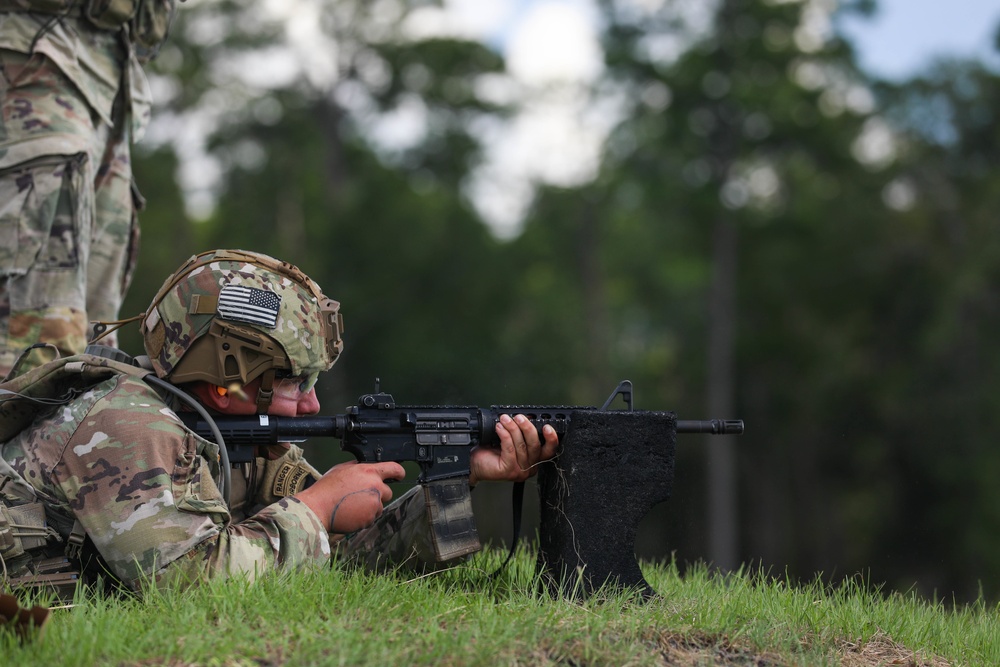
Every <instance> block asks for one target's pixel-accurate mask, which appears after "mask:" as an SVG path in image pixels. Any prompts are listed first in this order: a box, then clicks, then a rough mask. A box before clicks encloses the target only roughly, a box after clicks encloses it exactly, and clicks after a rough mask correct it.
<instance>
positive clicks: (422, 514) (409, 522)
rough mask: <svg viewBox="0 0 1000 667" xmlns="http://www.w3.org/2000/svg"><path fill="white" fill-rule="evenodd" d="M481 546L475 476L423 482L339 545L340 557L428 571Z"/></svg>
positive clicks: (384, 566)
mask: <svg viewBox="0 0 1000 667" xmlns="http://www.w3.org/2000/svg"><path fill="white" fill-rule="evenodd" d="M479 549H480V543H479V533H478V531H477V530H476V522H475V518H474V517H473V515H472V496H471V495H470V493H469V480H468V478H462V479H458V480H441V481H436V482H430V483H428V484H422V485H417V486H415V487H413V488H412V489H410V490H409V491H407V492H406V493H404V494H403V495H402V496H400V497H399V498H398V499H397V500H394V501H393V502H392V503H390V504H389V505H387V506H386V508H385V510H384V511H383V513H382V516H380V517H379V518H378V520H377V521H376V522H375V524H374V525H372V526H370V527H368V528H365V529H364V530H360V531H358V532H357V533H354V534H353V535H350V536H349V537H347V538H345V539H343V540H341V541H340V542H339V543H338V544H336V545H335V549H334V554H335V558H336V559H338V560H340V561H341V562H345V563H352V564H356V565H360V566H362V567H365V568H367V569H369V570H374V571H379V570H386V569H396V568H402V569H406V570H410V571H417V572H427V571H432V570H437V569H440V568H442V567H446V566H448V565H450V564H454V563H455V562H458V561H460V560H462V559H464V558H465V557H466V556H468V555H469V554H473V553H475V552H477V551H479Z"/></svg>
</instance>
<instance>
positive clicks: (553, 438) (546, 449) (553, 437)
mask: <svg viewBox="0 0 1000 667" xmlns="http://www.w3.org/2000/svg"><path fill="white" fill-rule="evenodd" d="M542 438H543V439H544V440H545V442H544V443H542V448H541V453H540V455H539V457H538V459H539V460H540V461H548V460H549V459H551V458H552V457H553V456H555V455H556V452H557V451H558V450H559V435H558V434H557V433H556V430H555V429H554V428H552V427H551V426H549V425H548V424H546V425H545V426H543V427H542Z"/></svg>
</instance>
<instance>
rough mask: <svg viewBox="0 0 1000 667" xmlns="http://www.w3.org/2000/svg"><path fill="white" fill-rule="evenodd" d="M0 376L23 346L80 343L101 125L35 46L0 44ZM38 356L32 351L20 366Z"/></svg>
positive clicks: (66, 350)
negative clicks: (29, 50) (25, 50)
mask: <svg viewBox="0 0 1000 667" xmlns="http://www.w3.org/2000/svg"><path fill="white" fill-rule="evenodd" d="M0 110H2V115H0V122H2V126H0V375H6V374H7V372H8V371H9V370H10V366H11V365H12V364H13V362H14V361H15V359H16V358H17V357H18V355H19V354H20V353H21V351H22V350H24V349H25V348H27V347H28V346H30V345H32V344H34V343H38V342H45V343H50V344H51V345H53V346H55V347H56V348H57V349H58V351H59V353H60V354H62V355H66V354H74V353H77V352H81V351H83V347H84V346H85V344H86V333H87V314H86V299H85V294H86V266H87V262H88V260H89V256H90V235H91V226H92V221H93V211H94V194H93V180H94V174H93V164H94V161H93V158H92V154H93V146H94V144H95V141H96V140H97V139H96V135H95V133H97V132H100V131H101V130H102V128H103V131H104V132H105V133H106V132H107V127H106V125H103V124H102V123H101V121H100V120H99V119H98V118H97V117H96V116H93V115H92V113H91V110H90V107H89V106H88V105H87V103H86V101H85V100H84V99H83V98H82V97H81V96H80V95H79V93H78V91H77V89H76V88H75V87H74V86H73V84H72V83H71V82H70V81H69V80H68V79H66V78H65V77H64V76H63V75H62V73H61V72H60V71H59V70H58V69H57V68H56V67H55V65H53V64H52V62H51V61H50V60H49V59H48V58H47V57H46V56H44V55H42V54H35V55H32V56H30V57H29V56H25V55H22V54H18V53H13V52H10V51H0ZM45 360H46V356H45V353H32V356H31V357H30V358H29V359H28V360H27V362H28V363H27V364H26V367H31V366H36V365H38V364H40V363H42V362H44V361H45Z"/></svg>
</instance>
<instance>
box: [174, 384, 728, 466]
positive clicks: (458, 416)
mask: <svg viewBox="0 0 1000 667" xmlns="http://www.w3.org/2000/svg"><path fill="white" fill-rule="evenodd" d="M618 395H621V396H622V397H623V399H624V401H625V404H626V407H627V409H628V410H629V411H631V410H632V383H631V382H630V381H628V380H623V381H622V382H621V383H619V385H618V387H617V389H615V391H614V392H613V393H612V394H611V396H609V397H608V400H607V401H606V402H605V403H604V406H603V407H601V408H596V407H593V406H567V405H494V406H492V407H489V408H480V407H475V406H447V405H396V402H395V401H394V400H393V398H392V395H391V394H386V393H383V392H382V391H380V389H379V381H378V380H376V381H375V393H372V394H365V395H363V396H361V398H359V399H358V404H357V405H352V406H350V407H349V408H348V409H347V412H346V413H345V414H340V415H332V416H317V417H275V416H271V415H253V416H230V415H220V416H213V418H212V419H213V421H214V422H215V423H216V425H217V427H218V429H219V433H220V434H221V436H222V438H223V440H224V442H225V447H226V449H227V450H228V452H229V461H230V462H231V463H240V462H246V461H250V460H251V459H252V458H253V457H254V447H256V446H262V445H271V444H276V443H279V442H299V441H302V440H305V439H307V438H311V437H324V438H328V437H333V438H337V439H338V440H340V443H341V449H343V450H344V451H346V452H350V453H351V454H353V455H354V456H355V458H356V459H357V460H358V461H360V462H365V463H374V462H379V461H398V462H400V463H402V462H405V461H414V462H416V463H417V465H419V466H420V476H419V477H418V479H417V481H418V482H420V483H424V482H430V481H434V480H439V479H447V478H451V477H460V476H468V475H469V457H470V455H471V451H472V448H473V447H476V446H478V445H484V446H491V445H499V444H500V439H499V437H498V436H497V434H496V431H495V428H496V424H497V422H498V421H499V419H500V415H505V414H506V415H511V416H513V415H517V414H522V415H524V416H525V417H527V418H528V419H529V420H531V423H533V424H534V425H535V427H536V428H538V429H539V432H541V428H542V427H543V426H545V425H546V424H547V425H549V426H551V427H552V428H554V429H555V431H556V433H557V434H558V435H559V437H560V438H562V436H564V435H565V434H566V431H567V429H568V428H569V423H570V420H571V415H572V413H573V412H575V411H579V410H607V409H608V408H609V406H610V405H611V403H612V402H613V401H614V399H615V398H616V397H617V396H618ZM180 417H181V419H182V420H183V422H184V424H185V425H186V426H187V427H188V428H190V429H191V430H193V431H194V432H195V433H197V434H198V435H200V436H202V437H203V438H206V439H208V440H214V436H213V434H212V429H211V427H210V426H209V424H208V423H207V422H206V421H205V419H204V418H202V417H200V416H199V415H198V414H196V413H192V412H185V413H181V414H180ZM677 432H678V433H707V434H713V435H738V434H740V433H743V420H741V419H734V420H724V419H711V420H707V421H687V420H678V421H677Z"/></svg>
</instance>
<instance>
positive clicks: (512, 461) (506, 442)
mask: <svg viewBox="0 0 1000 667" xmlns="http://www.w3.org/2000/svg"><path fill="white" fill-rule="evenodd" d="M497 435H498V436H499V438H500V461H501V462H502V463H503V465H504V467H505V468H507V469H514V470H516V469H517V468H515V466H517V467H518V468H519V467H521V466H520V462H519V459H520V457H521V456H522V455H523V452H524V438H523V437H522V436H521V429H520V428H519V427H518V425H517V422H515V421H514V420H513V419H511V418H510V415H500V421H499V422H498V423H497ZM518 441H520V445H518Z"/></svg>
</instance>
